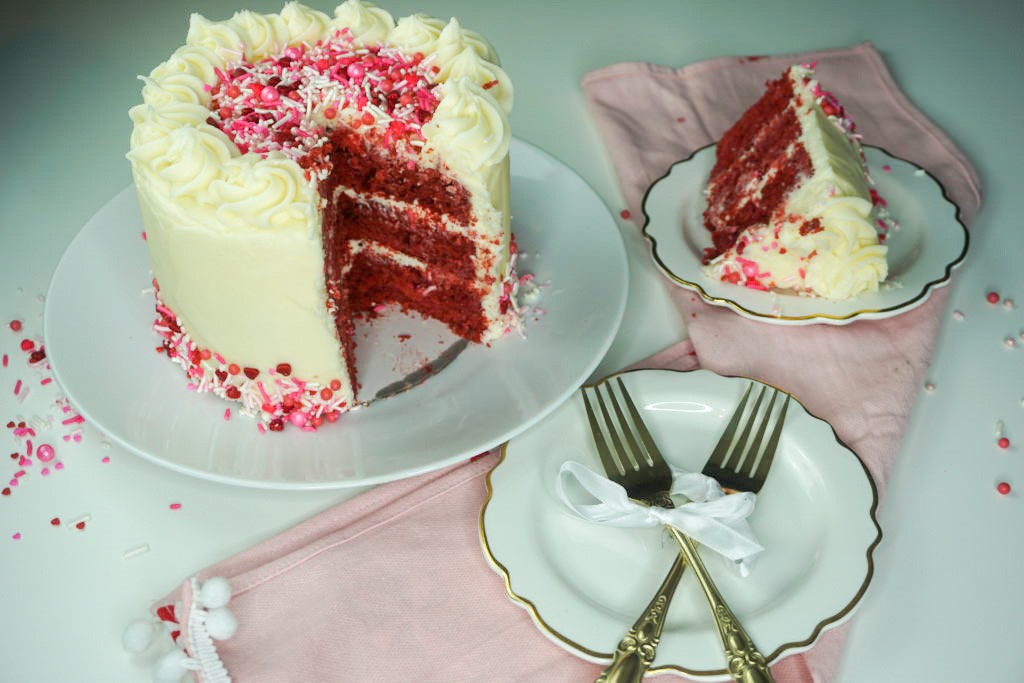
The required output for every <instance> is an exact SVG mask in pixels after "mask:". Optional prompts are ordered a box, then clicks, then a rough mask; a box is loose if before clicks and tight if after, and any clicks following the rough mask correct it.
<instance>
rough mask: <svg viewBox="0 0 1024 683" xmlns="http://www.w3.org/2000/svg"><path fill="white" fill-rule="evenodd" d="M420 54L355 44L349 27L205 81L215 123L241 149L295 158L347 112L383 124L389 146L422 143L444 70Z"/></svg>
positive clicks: (361, 121) (359, 121)
mask: <svg viewBox="0 0 1024 683" xmlns="http://www.w3.org/2000/svg"><path fill="white" fill-rule="evenodd" d="M431 59H432V58H430V57H428V58H424V56H423V54H422V53H419V52H417V53H416V54H414V55H412V56H408V55H406V54H404V53H403V52H402V51H400V50H398V49H397V48H394V47H388V46H383V45H375V46H372V47H355V46H353V44H352V34H351V32H350V31H349V29H348V28H344V29H341V30H340V31H337V32H336V33H335V34H334V36H333V37H332V38H329V39H327V40H318V41H317V42H316V44H315V45H307V44H300V45H293V46H290V47H288V48H286V49H285V50H284V52H283V53H282V54H280V55H279V56H277V57H272V58H269V57H268V58H267V59H263V60H260V61H259V62H256V63H250V62H248V61H247V60H246V59H245V57H244V56H243V57H242V59H241V60H240V61H238V62H235V63H231V64H229V65H228V66H227V69H226V70H222V69H216V73H217V77H218V80H217V82H216V83H214V84H212V85H207V86H206V88H207V91H208V92H209V93H210V96H211V101H210V109H211V111H212V112H213V115H212V116H211V117H210V121H209V122H210V123H211V124H212V125H214V126H216V127H218V128H220V129H221V130H223V131H224V132H225V133H226V134H227V135H228V136H229V137H230V138H231V139H232V140H233V141H234V142H235V144H236V145H237V146H238V149H239V150H240V151H241V152H242V153H243V154H245V153H247V152H254V153H256V154H260V155H263V156H266V155H267V154H269V153H270V152H272V151H279V152H282V153H284V154H285V155H287V156H289V157H291V158H293V159H298V158H300V157H302V156H304V155H306V154H307V153H308V152H309V151H310V150H312V149H315V148H316V147H318V146H320V145H322V144H323V142H324V141H325V140H326V129H327V127H328V126H330V124H331V122H332V121H335V120H336V119H337V118H338V117H339V116H340V115H341V114H342V112H345V111H349V112H352V113H351V115H348V116H346V123H347V124H348V125H350V126H353V127H357V128H358V127H360V126H363V125H366V126H374V125H381V126H383V137H384V141H385V144H388V145H390V144H392V143H393V142H395V141H396V140H399V139H402V140H406V141H407V142H408V143H409V145H411V146H412V147H419V146H422V144H423V135H422V132H421V131H422V127H423V124H425V123H427V122H428V121H430V118H431V117H432V116H433V113H434V110H435V109H436V108H437V104H438V98H437V96H436V95H435V94H434V89H435V88H436V87H437V84H436V83H434V82H433V80H432V79H433V77H434V76H435V75H436V74H437V73H438V72H439V71H440V69H439V68H438V67H437V66H435V65H432V64H431Z"/></svg>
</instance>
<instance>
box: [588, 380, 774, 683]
mask: <svg viewBox="0 0 1024 683" xmlns="http://www.w3.org/2000/svg"><path fill="white" fill-rule="evenodd" d="M752 387H753V383H751V384H750V385H748V386H747V389H746V391H744V393H743V396H742V398H741V399H740V402H739V404H738V405H737V406H736V409H735V411H734V412H733V414H732V417H731V418H730V420H729V424H728V425H727V426H726V429H725V432H724V433H723V434H722V437H721V438H720V439H719V441H718V444H717V445H716V446H715V449H714V451H713V452H712V454H711V457H710V459H709V460H708V462H707V464H706V465H705V466H704V469H703V470H702V472H703V473H704V474H706V475H708V476H711V477H714V478H715V479H717V480H718V481H719V483H720V484H721V485H722V486H723V488H725V489H728V490H735V491H751V492H754V493H756V492H758V491H760V489H761V487H762V486H764V482H765V480H766V479H767V477H768V471H769V469H770V467H771V464H772V461H773V459H774V457H775V451H776V450H777V447H778V443H779V436H780V434H781V433H782V425H783V422H784V421H785V418H786V410H787V408H788V407H789V399H790V397H789V395H786V398H785V400H784V401H783V403H782V408H781V410H780V411H779V415H778V417H777V418H776V420H775V426H774V428H773V429H772V432H771V434H770V435H769V436H768V438H767V441H765V432H766V430H767V428H768V424H769V422H770V421H771V418H772V415H773V412H774V411H773V409H774V406H775V401H776V399H777V397H778V394H779V391H778V390H777V389H775V388H774V387H768V386H762V388H761V390H760V392H759V393H758V395H757V399H756V401H755V403H754V406H753V408H751V410H750V411H749V415H747V417H746V420H745V421H744V424H743V427H742V430H741V433H740V435H739V437H738V438H734V437H735V436H736V431H737V428H739V426H740V421H741V419H742V418H743V415H744V410H745V408H746V405H747V401H748V399H749V397H750V393H751V388H752ZM616 388H617V389H618V394H619V395H620V396H621V400H620V399H618V398H616V391H615V389H616ZM582 393H583V401H584V405H585V407H586V410H587V417H588V419H589V420H590V427H591V432H592V433H593V436H594V443H595V444H596V446H597V451H598V454H599V456H600V458H601V463H602V465H603V466H604V469H605V472H606V474H607V475H608V477H609V479H611V480H612V481H614V482H616V483H618V484H620V485H621V486H622V487H623V488H625V489H626V493H627V495H629V497H630V498H633V499H635V500H639V501H641V502H644V503H646V504H648V505H659V506H661V507H667V508H671V507H674V503H673V501H672V499H671V498H670V497H669V491H670V490H671V488H672V472H671V470H670V469H669V467H668V465H667V463H666V462H665V459H664V458H663V457H662V456H661V453H660V451H659V450H658V447H657V445H656V444H655V443H654V439H653V438H652V437H651V434H650V432H649V431H648V430H647V427H646V425H645V424H644V422H643V419H642V417H641V416H640V413H639V411H638V410H637V408H636V405H634V403H633V401H632V399H631V398H630V396H629V393H628V392H627V391H626V386H625V384H624V383H623V382H622V378H621V377H615V378H613V379H611V380H606V381H605V382H601V383H599V384H597V385H595V386H593V387H589V390H588V388H587V387H584V390H583V392H582ZM591 395H592V396H593V398H591ZM766 395H768V396H769V397H770V398H769V401H768V404H767V407H766V408H764V409H762V408H761V406H762V403H763V401H764V399H765V397H766ZM606 397H607V401H606ZM594 404H596V406H597V407H596V409H595V405H594ZM608 404H610V405H611V410H609V407H608ZM623 405H624V406H625V412H624V411H623V407H622V406H623ZM598 413H600V416H601V419H600V420H599V419H598ZM755 427H756V434H754V436H753V439H751V433H752V432H753V430H754V429H755ZM762 446H763V448H762ZM759 455H760V457H759ZM669 531H671V532H672V534H673V536H675V538H676V540H677V542H678V543H679V545H680V549H681V552H680V554H679V555H677V556H676V560H675V562H674V563H673V565H672V568H671V569H670V570H669V573H668V574H667V575H666V577H665V580H664V581H663V582H662V584H661V586H660V587H659V588H658V591H657V593H656V594H655V595H654V597H653V598H652V599H651V601H650V603H648V605H647V608H646V609H645V610H644V612H643V614H642V615H641V616H640V618H639V619H637V621H636V622H635V623H634V624H633V627H632V628H631V629H630V631H629V633H627V634H626V636H625V637H623V639H622V640H621V641H620V643H619V645H618V647H617V648H616V651H615V655H614V657H613V659H612V662H611V664H610V665H609V666H608V667H607V668H606V669H605V671H604V672H603V673H602V674H601V676H600V677H599V678H598V679H597V680H598V682H599V683H613V682H614V683H620V682H625V681H639V680H640V679H641V678H643V675H644V672H645V671H646V670H647V668H648V667H649V666H650V664H651V662H652V661H653V660H654V656H655V653H656V650H657V647H658V641H659V640H660V637H661V631H662V629H663V627H664V623H665V615H666V613H667V612H668V604H669V602H670V601H671V599H672V595H673V593H674V592H675V589H676V585H677V584H678V582H679V578H680V577H681V576H682V573H683V570H684V569H685V566H686V564H690V566H691V567H693V569H694V573H695V574H696V575H697V579H698V581H699V582H700V585H701V588H702V589H703V590H704V594H705V596H706V597H707V600H708V604H709V605H710V606H711V609H712V613H713V615H714V618H715V625H716V627H717V628H718V633H719V637H720V638H721V640H722V646H723V648H724V650H725V655H726V661H727V664H728V666H727V668H728V671H729V674H730V675H731V676H732V677H733V678H734V679H735V680H737V681H748V682H751V683H752V682H755V681H772V680H774V679H773V678H772V675H771V672H770V671H769V669H768V663H767V661H766V660H765V657H764V655H762V654H761V653H760V652H759V651H758V650H757V648H756V647H755V645H754V643H753V641H752V640H751V638H750V636H749V634H747V632H746V630H745V629H744V628H743V626H742V624H740V622H739V620H738V619H737V618H736V616H735V614H733V612H732V610H731V609H730V608H729V606H728V605H727V604H726V603H725V600H724V599H723V598H722V596H721V594H720V593H719V591H718V589H717V587H716V586H715V584H714V582H713V581H712V579H711V577H710V576H709V575H708V573H707V570H706V569H705V568H704V564H703V562H702V561H701V559H700V556H699V555H697V552H696V549H695V548H694V546H693V542H692V541H691V540H690V539H689V538H688V537H687V536H685V535H684V534H682V533H680V532H679V531H677V530H676V529H673V528H671V527H670V528H669Z"/></svg>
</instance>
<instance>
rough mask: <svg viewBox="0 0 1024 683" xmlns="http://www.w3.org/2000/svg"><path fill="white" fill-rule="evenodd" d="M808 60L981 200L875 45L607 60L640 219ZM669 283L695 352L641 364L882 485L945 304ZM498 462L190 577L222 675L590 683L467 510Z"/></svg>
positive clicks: (401, 492)
mask: <svg viewBox="0 0 1024 683" xmlns="http://www.w3.org/2000/svg"><path fill="white" fill-rule="evenodd" d="M815 59H816V60H819V65H818V69H817V74H818V76H819V78H820V80H821V81H822V83H823V84H825V85H826V86H827V87H828V88H829V89H830V90H833V91H834V92H835V93H836V94H837V96H838V97H839V98H840V100H841V101H843V103H844V104H845V105H846V106H847V108H848V110H850V112H851V115H852V117H853V118H854V120H855V121H857V123H858V126H859V129H860V130H861V132H862V133H863V134H864V138H865V141H866V142H868V143H870V144H876V145H879V146H881V147H883V148H885V149H886V150H888V151H889V152H890V153H892V154H894V155H896V156H899V157H902V158H905V159H908V160H910V161H913V162H915V163H917V164H918V165H920V166H922V167H924V168H926V169H928V170H929V171H930V172H931V173H932V174H933V175H934V176H936V177H937V178H938V179H939V180H940V182H941V183H942V184H943V185H944V187H945V188H946V190H947V192H948V194H949V196H950V197H951V198H952V199H953V200H954V201H955V202H956V203H957V204H958V205H959V207H960V211H961V216H962V219H963V220H964V221H965V222H969V221H970V220H971V219H972V218H973V216H974V215H975V212H976V211H977V209H978V207H979V205H980V201H981V196H980V190H979V183H978V180H977V177H976V175H975V173H974V171H973V169H972V168H971V167H970V165H969V164H968V162H967V161H966V160H965V159H964V157H963V155H962V154H961V153H960V152H959V151H958V150H957V149H956V148H955V147H954V146H953V145H952V143H951V142H950V141H949V140H948V139H947V138H946V137H945V136H944V135H943V134H942V133H941V132H940V131H939V130H938V129H936V128H935V127H934V126H933V125H932V124H930V123H929V122H928V121H927V120H926V119H925V117H924V116H923V115H921V114H920V113H919V112H918V111H917V110H916V109H914V107H913V106H912V105H911V104H910V103H909V102H908V101H907V100H906V98H905V97H904V96H903V95H902V94H901V93H900V91H899V89H898V88H897V87H896V85H895V84H894V82H893V80H892V78H891V76H890V75H889V72H888V70H887V69H886V68H885V65H884V63H883V61H882V59H881V58H880V56H879V55H878V53H877V52H876V51H875V50H874V49H873V48H872V47H871V46H870V45H867V44H865V45H858V46H855V47H852V48H848V49H840V50H830V51H825V52H820V53H814V54H805V55H791V56H782V57H771V58H759V59H751V58H723V59H716V60H712V61H709V62H701V63H698V64H693V65H691V66H688V67H684V68H682V69H669V68H665V67H659V66H652V65H648V64H619V65H614V66H610V67H607V68H604V69H601V70H598V71H595V72H592V73H590V74H587V75H586V77H585V78H584V79H583V88H584V92H585V95H586V97H587V101H588V103H589V105H590V107H591V111H592V113H593V116H594V119H595V121H596V122H597V124H598V127H599V129H600V131H601V133H602V136H603V138H604V141H605V143H606V145H607V147H608V150H609V153H610V156H611V159H612V162H613V163H614V165H615V168H616V170H617V172H618V175H619V179H620V181H621V186H622V190H623V194H624V197H625V199H626V201H627V204H628V206H629V208H630V210H631V211H632V212H633V215H635V216H641V215H642V212H641V202H642V197H643V194H644V192H645V191H646V189H647V188H648V187H649V185H650V184H651V183H652V182H653V181H654V180H655V179H657V178H659V177H661V176H662V175H664V173H665V172H666V171H667V170H668V168H669V166H671V164H672V163H674V162H675V161H678V160H680V159H683V158H686V157H688V156H689V155H690V154H691V153H692V152H693V151H694V150H696V149H699V148H700V147H703V146H705V145H706V144H708V143H710V142H712V141H714V140H715V139H716V138H717V137H718V136H719V135H720V134H721V133H722V131H723V130H725V128H726V127H727V126H728V125H729V124H730V123H731V122H732V121H733V120H735V119H736V118H737V117H738V116H739V114H740V113H742V111H743V110H744V109H745V108H746V107H747V106H748V105H749V104H750V103H751V102H753V100H754V99H756V98H757V96H758V95H759V94H760V92H761V91H762V88H763V84H764V82H765V80H767V79H768V78H771V77H775V76H777V75H778V74H779V73H781V72H782V70H783V69H784V68H785V67H786V66H788V65H789V64H791V63H795V62H806V61H811V60H815ZM679 118H682V119H683V120H682V121H677V119H679ZM666 286H668V287H671V288H673V289H672V297H673V300H674V301H675V302H676V304H677V305H678V309H679V314H680V315H681V316H683V317H684V319H685V321H686V324H687V327H688V330H689V333H690V339H689V340H687V341H684V342H680V343H679V344H676V345H674V346H672V347H670V348H668V349H666V350H664V351H663V352H661V353H659V354H656V355H655V356H653V357H651V358H649V359H646V360H645V361H643V362H642V363H640V364H638V367H669V368H674V369H692V368H695V367H704V368H707V369H710V370H713V371H715V372H719V373H723V374H730V375H745V376H750V377H755V378H758V379H761V380H764V381H767V382H770V383H772V384H776V385H778V386H780V387H782V388H784V389H786V390H788V391H790V392H792V393H793V394H794V395H795V396H796V397H797V398H798V399H799V400H800V401H802V402H803V403H804V404H805V405H806V406H807V407H808V409H809V410H811V412H813V413H815V414H816V415H818V416H820V417H822V418H824V419H827V420H829V421H830V422H831V423H832V425H833V426H834V427H835V429H836V431H837V433H838V434H839V436H840V437H841V438H842V439H843V440H844V441H845V442H846V443H847V444H849V445H850V446H851V447H852V448H853V449H854V450H855V451H856V452H857V453H858V454H859V455H860V456H861V458H862V459H863V460H864V461H865V462H866V464H867V465H868V467H869V469H870V470H871V472H872V473H873V475H874V477H875V479H876V481H877V483H878V484H879V487H880V488H884V484H885V481H886V475H887V473H888V470H889V468H890V466H891V463H892V459H893V457H894V455H895V453H896V451H897V449H898V446H899V443H900V439H901V437H902V433H903V428H904V424H905V421H906V418H907V416H908V414H909V412H910V410H911V407H912V405H913V403H914V399H915V397H916V396H917V394H918V392H919V389H920V386H921V383H922V381H923V376H924V372H925V369H926V367H927V364H928V361H929V358H930V355H931V352H932V349H933V345H934V337H935V333H936V330H937V329H938V326H939V324H940V322H941V318H942V314H943V311H944V308H945V301H946V295H945V293H944V292H943V291H941V290H940V291H939V292H936V293H935V294H933V295H932V297H931V298H930V299H929V300H928V302H926V303H925V304H924V305H923V306H921V307H920V308H918V309H916V310H914V311H912V312H909V313H907V314H904V315H900V316H897V317H894V318H890V319H888V320H881V321H871V322H856V323H852V324H850V325H848V326H842V327H833V326H827V325H815V326H809V327H801V328H787V327H780V326H773V325H770V324H765V323H758V322H753V321H750V320H746V319H744V318H741V317H739V316H737V315H736V314H734V313H732V312H731V311H729V310H726V309H723V308H715V307H711V306H707V305H704V304H702V303H701V302H700V301H699V300H698V299H697V298H696V297H695V296H693V295H691V294H689V293H688V292H687V291H685V290H683V289H681V288H675V287H674V285H671V284H669V283H667V282H666ZM495 462H496V456H495V454H493V453H492V454H489V455H487V456H485V457H482V458H478V459H476V460H474V461H471V462H469V463H466V464H463V465H458V466H455V467H452V468H449V469H446V470H443V471H440V472H435V473H430V474H426V475H421V476H419V477H416V478H412V479H408V480H403V481H397V482H392V483H390V484H386V485H383V486H380V487H377V488H375V489H373V490H372V491H369V492H367V493H365V494H363V495H361V496H359V497H357V498H354V499H352V500H350V501H347V502H345V503H343V504H341V505H339V506H337V507H335V508H332V509H329V510H327V511H325V512H323V513H321V514H319V515H317V516H315V517H313V518H311V519H310V520H308V521H306V522H304V523H302V524H300V525H298V526H296V527H293V528H292V529H290V530H288V531H286V532H284V533H282V534H280V535H278V536H276V537H274V538H271V539H269V540H267V541H265V542H263V543H260V544H258V545H256V546H255V547H253V548H251V549H249V550H247V551H245V552H243V553H241V554H239V555H237V556H235V557H232V558H228V559H226V560H224V561H223V562H221V563H218V564H216V565H214V566H212V567H209V568H206V569H204V570H202V571H201V572H199V573H198V575H197V576H198V578H199V579H200V580H205V579H206V578H208V577H211V576H224V577H226V578H228V579H229V580H230V582H231V584H232V587H233V591H234V595H233V597H232V599H231V603H230V605H229V606H230V609H231V611H232V612H233V613H234V614H235V616H236V617H237V619H238V622H239V628H238V631H237V633H236V634H235V636H234V637H233V638H231V639H230V640H226V641H223V642H221V643H220V644H219V645H218V652H219V654H220V657H221V659H222V661H223V663H224V665H225V666H226V668H227V671H228V672H229V674H230V675H231V678H232V680H234V681H236V682H238V683H263V682H267V683H269V682H271V681H273V682H275V683H278V682H280V681H301V682H320V681H324V682H328V681H331V682H333V681H410V680H416V681H438V682H446V683H447V682H450V681H544V682H545V683H547V682H550V683H559V682H561V681H565V682H569V681H572V682H577V681H585V680H593V679H594V678H595V677H596V676H597V675H598V673H599V672H600V668H601V667H599V666H596V665H594V664H590V663H588V662H585V661H583V660H581V659H578V658H576V657H574V656H572V655H570V654H568V653H567V652H565V651H564V650H563V649H561V648H560V647H559V646H557V645H555V644H553V643H552V642H551V641H549V640H548V639H547V638H546V637H545V636H544V635H542V634H541V632H540V631H539V630H538V629H537V628H536V627H535V626H534V624H533V622H532V621H531V618H530V616H529V615H528V614H527V612H526V611H525V610H524V609H522V608H521V607H520V606H518V605H516V604H514V603H513V602H512V601H511V600H510V599H509V598H508V596H507V594H506V591H505V586H504V582H503V580H502V578H501V577H500V576H499V575H498V574H497V573H496V572H495V571H494V570H493V569H492V568H491V567H490V566H489V564H488V562H487V560H486V558H485V555H484V553H483V551H482V550H481V545H480V539H479V513H480V508H481V505H482V504H483V501H484V499H485V496H486V487H485V478H486V475H487V473H488V472H489V471H490V469H491V468H492V467H493V466H494V464H495ZM652 589H653V586H652ZM192 599H193V596H192V595H191V588H190V583H189V581H185V582H184V584H183V585H182V586H181V587H180V588H179V589H177V590H175V591H174V592H172V593H171V594H170V595H169V596H167V597H166V598H165V599H164V600H161V601H160V602H158V603H157V606H160V605H166V604H168V603H172V602H174V601H175V600H181V601H183V603H184V604H183V607H184V612H185V613H187V611H188V609H189V607H190V604H191V602H192ZM185 628H187V625H186V627H185ZM844 635H845V629H844V628H842V627H840V628H838V629H834V630H832V631H829V632H827V633H826V634H825V635H824V636H823V637H822V639H821V640H820V641H819V643H818V644H817V645H816V646H815V647H814V648H813V649H812V650H810V651H809V652H807V653H805V654H803V655H799V656H793V657H789V658H786V659H784V660H782V661H781V662H779V663H778V664H776V665H775V667H773V670H774V673H775V676H776V679H777V680H778V681H779V682H780V683H795V682H799V683H806V682H809V681H818V682H821V681H829V680H831V679H832V678H833V677H834V671H835V667H836V664H837V662H838V660H839V657H840V654H841V650H842V644H843V640H844ZM612 646H613V644H609V649H610V648H611V647H612ZM674 679H675V677H673V676H670V675H666V676H663V677H659V680H674Z"/></svg>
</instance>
